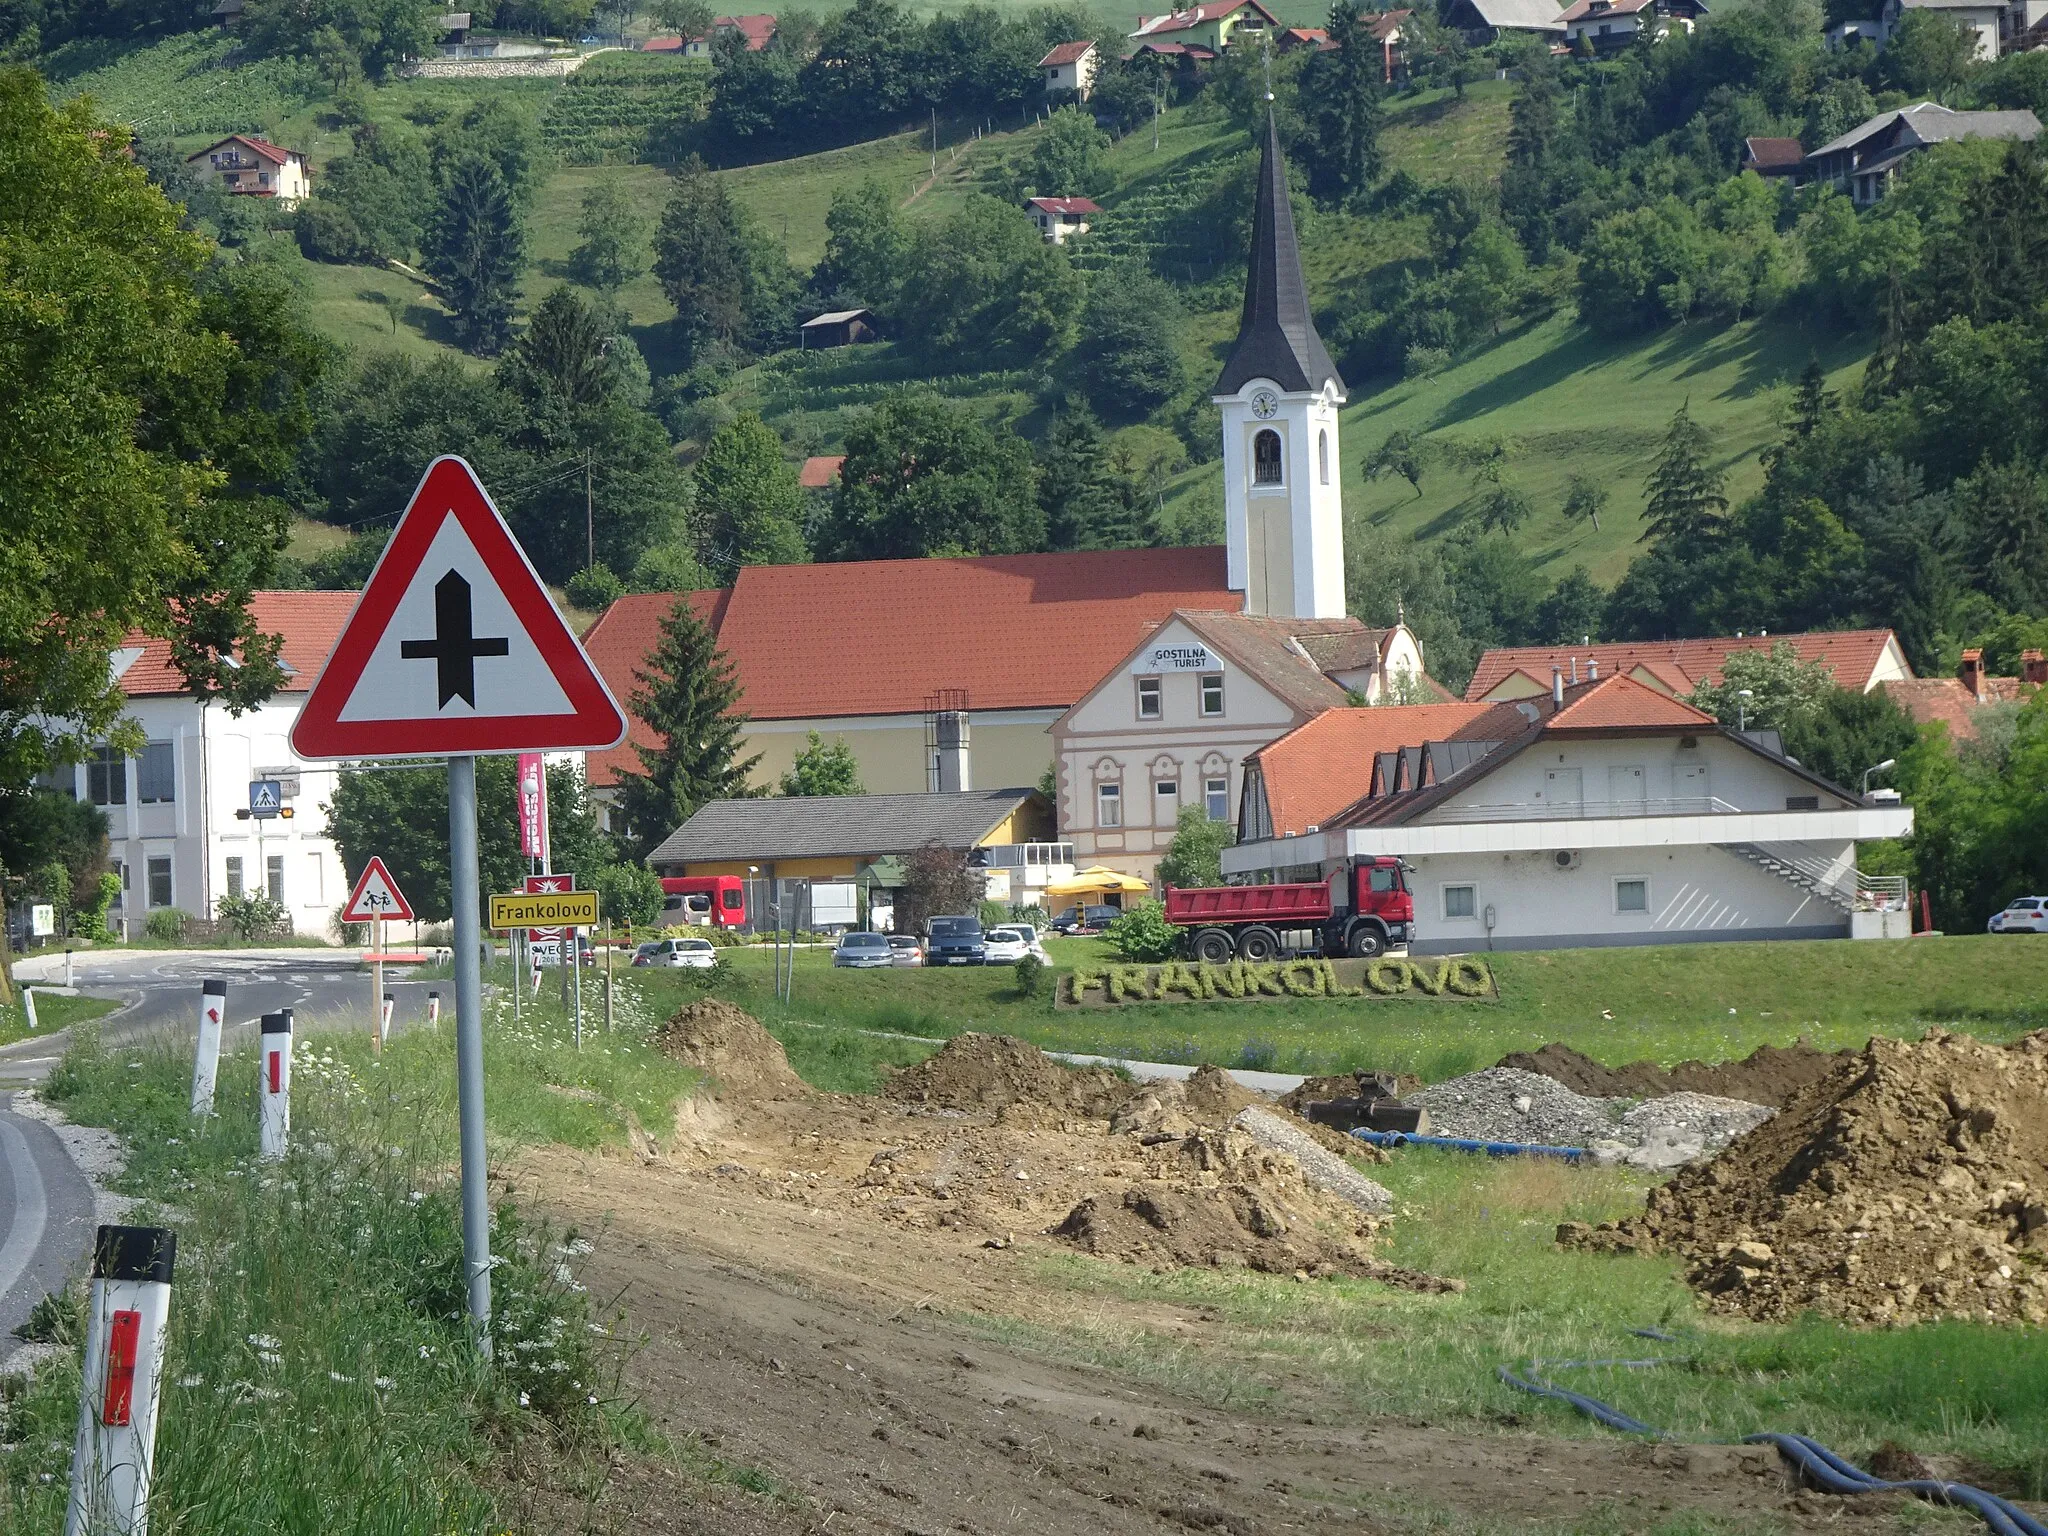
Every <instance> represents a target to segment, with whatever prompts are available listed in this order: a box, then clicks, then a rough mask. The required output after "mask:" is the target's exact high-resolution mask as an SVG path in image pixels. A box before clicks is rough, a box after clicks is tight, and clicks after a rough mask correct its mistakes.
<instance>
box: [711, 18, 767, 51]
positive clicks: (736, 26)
mask: <svg viewBox="0 0 2048 1536" xmlns="http://www.w3.org/2000/svg"><path fill="white" fill-rule="evenodd" d="M711 25H712V26H713V27H714V28H716V29H718V30H720V31H727V30H729V31H733V32H737V33H739V34H740V35H741V36H742V37H744V38H745V39H746V40H747V52H749V53H759V52H760V51H761V50H762V49H763V48H766V47H767V46H768V41H769V39H770V38H772V37H774V36H775V18H774V17H773V16H769V15H765V14H763V15H757V16H720V17H719V18H718V19H717V20H715V21H713V22H712V23H711Z"/></svg>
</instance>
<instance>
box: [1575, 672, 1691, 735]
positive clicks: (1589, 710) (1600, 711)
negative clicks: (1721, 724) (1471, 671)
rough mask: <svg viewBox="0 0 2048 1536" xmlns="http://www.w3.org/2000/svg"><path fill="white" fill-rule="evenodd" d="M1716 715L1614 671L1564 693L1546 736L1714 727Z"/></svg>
mask: <svg viewBox="0 0 2048 1536" xmlns="http://www.w3.org/2000/svg"><path fill="white" fill-rule="evenodd" d="M1714 725H1715V722H1714V717H1713V716H1712V715H1710V714H1708V713H1707V712H1706V711H1705V710H1703V709H1694V708H1693V707H1692V705H1690V704H1688V703H1686V702H1685V701H1684V700H1682V699H1674V698H1673V697H1671V695H1670V694H1668V693H1660V692H1659V691H1658V690H1656V689H1655V688H1651V687H1648V686H1646V685H1645V684H1642V683H1639V682H1637V681H1636V680H1635V679H1634V678H1632V677H1627V676H1623V675H1620V674H1614V675H1610V676H1607V677H1603V678H1601V679H1600V680H1599V681H1598V682H1596V683H1594V684H1592V685H1591V686H1585V685H1581V686H1580V687H1579V688H1576V689H1572V690H1570V691H1568V692H1567V693H1566V695H1565V704H1564V708H1563V709H1561V710H1559V711H1558V712H1557V713H1556V714H1554V715H1552V716H1551V717H1550V718H1549V719H1548V720H1546V721H1544V723H1543V732H1544V734H1545V735H1546V736H1558V735H1568V734H1570V733H1571V732H1573V731H1601V732H1608V731H1634V730H1658V729H1672V728H1678V729H1685V728H1688V727H1690V728H1698V727H1702V726H1704V727H1706V728H1707V729H1708V730H1712V729H1714Z"/></svg>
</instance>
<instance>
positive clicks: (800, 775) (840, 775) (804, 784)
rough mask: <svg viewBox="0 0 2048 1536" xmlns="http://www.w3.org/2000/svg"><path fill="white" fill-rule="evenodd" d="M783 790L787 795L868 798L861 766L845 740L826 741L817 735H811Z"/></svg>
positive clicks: (815, 733) (792, 765) (833, 739)
mask: <svg viewBox="0 0 2048 1536" xmlns="http://www.w3.org/2000/svg"><path fill="white" fill-rule="evenodd" d="M780 787H781V789H782V792H783V793H784V794H785V795H864V794H866V793H867V791H866V790H865V789H863V788H862V787H861V782H860V763H859V761H858V760H857V759H856V758H855V757H854V755H853V748H851V747H849V746H848V745H847V744H846V738H845V737H844V736H835V737H833V738H832V739H831V740H830V741H826V740H825V739H824V738H823V737H821V736H819V734H818V733H817V732H816V731H812V732H810V734H809V736H808V738H807V739H806V740H805V742H804V748H803V750H802V751H801V752H799V753H797V755H796V759H795V761H794V762H792V763H791V764H790V765H789V769H788V771H787V772H785V773H784V774H783V775H782V781H781V786H780Z"/></svg>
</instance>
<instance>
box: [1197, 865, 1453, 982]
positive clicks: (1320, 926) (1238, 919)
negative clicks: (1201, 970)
mask: <svg viewBox="0 0 2048 1536" xmlns="http://www.w3.org/2000/svg"><path fill="white" fill-rule="evenodd" d="M1406 872H1407V866H1406V865H1404V864H1403V863H1402V862H1401V861H1400V860H1399V859H1396V858H1385V857H1381V858H1360V859H1353V860H1352V861H1351V864H1350V867H1349V868H1348V869H1346V870H1345V871H1344V874H1343V877H1342V879H1341V880H1340V879H1339V878H1338V877H1336V876H1332V877H1331V878H1330V879H1329V880H1326V881H1318V882H1316V883H1315V884H1313V885H1213V886H1203V887H1200V888H1198V889H1194V890H1185V891H1181V890H1175V889H1174V888H1173V887H1172V886H1170V885H1169V886H1168V887H1167V888H1166V920H1167V921H1168V922H1169V923H1172V924H1173V925H1174V926H1175V927H1176V928H1180V929H1182V930H1184V932H1183V933H1182V936H1181V948H1182V949H1183V951H1184V952H1185V953H1186V954H1187V955H1188V956H1189V957H1191V958H1193V959H1196V960H1207V961H1210V962H1212V963H1215V964H1221V963H1222V962H1223V961H1225V960H1229V959H1233V958H1236V959H1242V960H1271V959H1274V958H1275V957H1276V956H1279V955H1282V954H1285V953H1288V952H1290V951H1295V952H1299V951H1302V950H1317V951H1320V952H1321V953H1323V954H1326V955H1332V956H1336V955H1361V956H1367V957H1370V956H1373V955H1377V954H1380V953H1381V952H1382V951H1384V950H1385V949H1386V947H1387V946H1388V945H1389V944H1405V943H1407V942H1408V940H1409V939H1410V938H1412V937H1413V936H1414V933H1415V898H1414V897H1413V896H1411V895H1409V893H1408V881H1407V878H1406Z"/></svg>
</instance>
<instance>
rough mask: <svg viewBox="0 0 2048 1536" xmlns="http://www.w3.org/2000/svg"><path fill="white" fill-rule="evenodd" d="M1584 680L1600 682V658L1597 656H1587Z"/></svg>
mask: <svg viewBox="0 0 2048 1536" xmlns="http://www.w3.org/2000/svg"><path fill="white" fill-rule="evenodd" d="M1586 679H1587V681H1588V682H1594V683H1597V682H1599V681H1600V658H1599V657H1598V656H1588V657H1587V658H1586Z"/></svg>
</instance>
